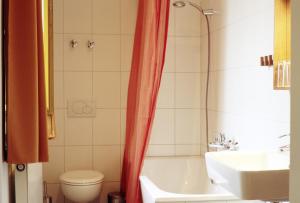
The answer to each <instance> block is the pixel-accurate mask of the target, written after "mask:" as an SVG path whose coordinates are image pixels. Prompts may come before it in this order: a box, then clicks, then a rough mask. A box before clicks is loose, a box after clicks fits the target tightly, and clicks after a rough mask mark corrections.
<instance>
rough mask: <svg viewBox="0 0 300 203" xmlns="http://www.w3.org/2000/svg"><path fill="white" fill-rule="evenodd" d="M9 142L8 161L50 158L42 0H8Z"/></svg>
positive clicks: (30, 161) (34, 160) (33, 160)
mask: <svg viewBox="0 0 300 203" xmlns="http://www.w3.org/2000/svg"><path fill="white" fill-rule="evenodd" d="M6 3H8V4H7V6H8V11H7V16H6V18H7V20H6V21H7V22H6V23H7V25H6V28H7V38H6V39H5V43H6V69H7V88H6V91H7V93H6V95H7V142H8V154H7V155H8V157H7V159H8V162H9V163H34V162H46V161H48V143H47V142H48V141H47V122H46V121H47V120H46V113H47V111H46V97H45V75H44V71H45V70H44V60H43V30H42V29H43V28H42V2H41V0H26V1H25V0H9V1H7V2H6Z"/></svg>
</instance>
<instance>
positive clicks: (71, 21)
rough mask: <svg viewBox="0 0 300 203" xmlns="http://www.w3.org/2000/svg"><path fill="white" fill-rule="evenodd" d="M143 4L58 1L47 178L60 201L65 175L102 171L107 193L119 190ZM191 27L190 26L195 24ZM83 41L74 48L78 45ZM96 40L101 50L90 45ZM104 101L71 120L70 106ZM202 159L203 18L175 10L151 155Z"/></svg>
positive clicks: (122, 0)
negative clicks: (84, 115) (91, 111)
mask: <svg viewBox="0 0 300 203" xmlns="http://www.w3.org/2000/svg"><path fill="white" fill-rule="evenodd" d="M136 9H137V0H109V1H104V0H63V1H61V0H54V49H55V50H54V57H55V58H54V65H55V67H54V68H55V110H56V125H57V137H56V138H55V139H54V140H51V141H50V142H49V146H50V147H49V152H50V161H49V163H47V164H45V165H44V178H45V180H46V181H47V182H48V187H49V188H48V190H49V193H50V195H51V196H52V197H53V198H54V202H58V203H61V202H64V200H63V199H64V198H63V195H62V194H61V192H60V189H59V179H58V178H59V175H60V174H62V173H63V172H65V171H68V170H75V169H96V170H99V171H101V172H103V173H104V174H105V183H104V188H103V192H102V195H101V200H102V202H103V201H105V197H106V193H107V192H108V191H114V190H118V189H119V181H120V172H121V160H122V153H123V149H124V147H123V145H124V135H125V125H126V124H125V116H126V99H127V85H128V78H129V71H130V65H131V52H132V45H133V36H134V28H135V16H136ZM187 22H188V23H187ZM73 39H74V40H76V41H78V46H77V47H76V48H72V47H71V46H70V41H71V40H73ZM88 40H92V41H95V43H96V45H95V48H94V49H89V48H88V47H87V42H88ZM76 99H80V100H87V101H95V102H96V108H97V110H96V117H95V118H71V117H69V116H68V115H67V103H68V101H72V100H76ZM199 154H200V18H199V13H197V11H195V10H194V9H191V8H186V9H180V10H174V9H173V8H171V17H170V32H169V39H168V48H167V59H166V66H165V72H164V74H163V80H162V85H161V91H160V94H159V101H158V107H157V112H156V118H155V121H154V127H153V131H152V137H151V142H150V146H149V150H148V155H149V156H153V155H159V156H165V155H199Z"/></svg>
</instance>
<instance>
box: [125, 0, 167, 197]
mask: <svg viewBox="0 0 300 203" xmlns="http://www.w3.org/2000/svg"><path fill="white" fill-rule="evenodd" d="M169 6H170V0H151V1H149V0H140V1H139V6H138V17H137V23H136V31H135V41H134V49H133V58H132V65H131V74H130V80H129V87H128V100H127V124H126V144H125V152H124V160H123V170H122V182H121V190H122V192H124V193H125V198H126V202H128V203H140V202H142V199H141V192H140V183H139V175H140V172H141V168H142V164H143V160H144V156H145V152H146V149H147V144H148V141H149V135H150V131H151V125H152V121H153V118H154V113H155V106H156V100H157V94H158V90H159V86H160V81H161V75H162V70H163V66H164V59H165V50H166V41H167V34H168V20H169Z"/></svg>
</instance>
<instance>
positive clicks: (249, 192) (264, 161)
mask: <svg viewBox="0 0 300 203" xmlns="http://www.w3.org/2000/svg"><path fill="white" fill-rule="evenodd" d="M289 157H290V156H289V152H275V151H274V152H266V151H222V152H207V153H206V154H205V160H206V167H207V172H208V176H209V178H210V179H211V180H212V182H213V183H214V184H219V185H221V186H222V187H224V188H225V189H227V190H228V191H229V192H231V193H233V194H234V195H236V196H237V197H239V198H240V199H243V200H264V201H284V200H288V196H289V164H290V160H289V159H290V158H289Z"/></svg>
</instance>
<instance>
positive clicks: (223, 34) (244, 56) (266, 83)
mask: <svg viewBox="0 0 300 203" xmlns="http://www.w3.org/2000/svg"><path fill="white" fill-rule="evenodd" d="M202 5H203V6H204V7H206V8H214V9H216V10H217V12H218V13H217V14H216V15H214V16H213V17H210V22H211V25H212V51H211V54H212V70H211V84H210V90H209V91H210V97H209V117H210V119H209V125H210V127H209V131H210V132H209V135H210V138H211V139H212V137H214V136H215V135H216V134H217V133H218V132H224V133H225V134H226V135H227V136H228V137H235V138H236V139H237V140H238V142H239V143H240V149H275V148H277V147H278V145H279V144H280V143H281V142H286V141H287V140H282V141H280V140H279V139H278V136H280V135H282V134H286V133H289V130H290V129H289V123H290V120H289V116H290V93H289V91H274V90H273V86H272V85H273V70H272V68H267V67H260V66H259V57H260V56H264V55H269V54H273V35H274V1H273V0H263V1H261V0H255V1H253V0H243V1H240V0H205V1H203V2H202ZM205 26H206V25H205V24H204V21H203V22H202V27H203V29H202V33H201V56H202V58H201V62H202V64H201V68H202V70H201V78H202V85H201V98H202V99H204V87H205V84H204V83H205V80H204V78H205V77H206V74H207V70H206V63H207V60H206V56H207V55H206V54H207V51H206V50H207V48H206V46H207V31H206V30H205V29H204V28H205ZM202 109H203V110H202V111H204V106H202ZM201 121H202V126H204V124H205V120H204V118H202V119H201ZM202 129H203V130H204V129H205V128H202ZM204 135H205V134H204V132H203V133H202V136H201V138H202V139H201V144H205V142H206V140H205V136H204ZM202 149H205V148H204V147H202Z"/></svg>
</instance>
